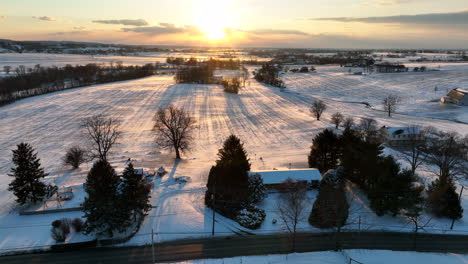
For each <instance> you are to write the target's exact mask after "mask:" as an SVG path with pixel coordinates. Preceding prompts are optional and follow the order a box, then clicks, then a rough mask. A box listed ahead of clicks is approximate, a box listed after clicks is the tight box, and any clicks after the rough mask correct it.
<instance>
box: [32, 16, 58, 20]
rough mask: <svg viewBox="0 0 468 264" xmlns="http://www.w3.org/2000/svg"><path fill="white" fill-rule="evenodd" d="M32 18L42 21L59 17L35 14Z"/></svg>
mask: <svg viewBox="0 0 468 264" xmlns="http://www.w3.org/2000/svg"><path fill="white" fill-rule="evenodd" d="M32 18H35V19H38V20H42V21H56V20H57V19H55V18H53V17H49V16H39V17H38V16H33V17H32Z"/></svg>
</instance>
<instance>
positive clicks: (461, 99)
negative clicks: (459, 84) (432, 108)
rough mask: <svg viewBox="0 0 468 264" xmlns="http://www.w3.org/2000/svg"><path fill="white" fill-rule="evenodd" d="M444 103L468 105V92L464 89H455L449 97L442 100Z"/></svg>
mask: <svg viewBox="0 0 468 264" xmlns="http://www.w3.org/2000/svg"><path fill="white" fill-rule="evenodd" d="M440 101H441V102H442V103H452V104H457V105H468V91H466V90H462V89H459V88H457V89H453V90H451V91H450V92H449V93H448V94H447V96H444V97H442V98H441V99H440Z"/></svg>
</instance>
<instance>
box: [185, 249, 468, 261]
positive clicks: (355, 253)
mask: <svg viewBox="0 0 468 264" xmlns="http://www.w3.org/2000/svg"><path fill="white" fill-rule="evenodd" d="M350 258H351V259H353V260H355V261H359V262H360V263H363V264H394V263H399V264H414V263H425V264H440V263H450V264H466V263H468V255H460V254H435V253H420V252H399V251H388V250H346V251H345V252H334V251H325V252H313V253H295V254H288V255H267V256H251V257H235V258H225V259H202V260H192V261H185V262H178V263H179V264H241V263H242V264H280V263H281V264H282V263H294V264H309V263H316V264H332V263H333V264H348V263H358V262H350Z"/></svg>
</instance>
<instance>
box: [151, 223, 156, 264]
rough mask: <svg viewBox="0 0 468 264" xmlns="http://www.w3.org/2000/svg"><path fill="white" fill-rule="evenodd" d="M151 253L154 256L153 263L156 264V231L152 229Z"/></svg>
mask: <svg viewBox="0 0 468 264" xmlns="http://www.w3.org/2000/svg"><path fill="white" fill-rule="evenodd" d="M151 253H152V255H153V263H156V259H155V256H154V229H153V228H151Z"/></svg>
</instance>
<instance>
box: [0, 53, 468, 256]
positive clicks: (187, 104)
mask: <svg viewBox="0 0 468 264" xmlns="http://www.w3.org/2000/svg"><path fill="white" fill-rule="evenodd" d="M60 56H62V55H60ZM70 56H74V55H70ZM457 65H458V64H457ZM459 67H462V68H461V69H460V68H457V70H450V69H447V70H444V69H441V71H439V72H427V73H403V74H388V75H385V74H372V75H365V76H354V75H348V74H347V70H346V69H343V68H340V67H338V66H323V67H317V71H318V72H317V73H307V74H293V73H288V74H284V75H283V78H284V79H285V82H286V85H287V87H288V88H286V89H285V90H284V91H280V89H278V88H274V87H269V86H265V85H263V84H260V83H258V82H256V81H255V80H250V85H249V86H248V87H247V88H245V89H244V90H242V91H241V94H240V95H233V94H228V93H224V92H223V90H222V88H221V87H219V86H215V85H195V84H175V83H174V81H173V79H172V77H170V76H153V77H148V78H144V79H140V80H134V81H125V82H117V83H112V84H103V85H96V86H91V87H83V88H77V89H71V90H66V91H61V92H56V93H52V94H47V95H42V96H36V97H32V98H27V99H23V100H20V101H18V102H15V103H13V104H9V105H6V106H3V107H0V127H1V128H2V133H1V134H0V201H1V203H2V205H3V206H2V207H1V208H0V238H1V241H0V251H8V250H11V249H14V248H24V247H31V246H40V245H48V244H53V241H52V239H51V238H50V233H49V228H50V223H51V222H52V221H53V220H55V219H58V218H62V217H77V216H79V215H80V213H79V212H70V213H58V214H48V215H40V216H19V215H18V212H19V209H20V208H18V207H17V206H16V204H15V202H14V198H13V196H12V194H11V193H10V192H8V191H7V190H6V189H7V187H8V183H9V182H10V181H11V178H10V177H8V176H7V174H8V173H9V169H10V167H11V165H12V164H11V150H12V149H14V148H15V146H16V144H18V143H20V142H22V141H24V142H28V143H31V144H32V145H33V146H34V147H35V148H36V150H37V151H38V157H39V158H41V161H42V165H43V166H44V168H45V170H46V172H48V173H49V174H50V175H49V176H48V177H47V178H46V181H48V182H53V183H55V184H57V185H59V186H60V187H68V186H72V187H75V188H78V189H79V186H81V184H82V183H83V182H84V180H85V177H86V173H87V171H88V170H89V169H90V166H91V164H85V165H83V166H82V168H81V169H79V170H71V169H70V168H69V167H66V166H63V165H62V162H61V158H62V157H63V155H64V153H65V150H66V148H67V147H69V146H72V145H75V144H80V145H83V144H85V142H84V141H83V137H82V131H80V128H79V125H80V121H81V119H82V118H84V117H88V116H91V115H96V114H105V115H109V116H112V117H115V118H117V119H118V120H120V121H121V124H122V125H121V127H122V130H123V138H122V140H121V142H120V144H119V145H117V146H116V147H115V149H114V151H113V155H112V157H111V162H112V165H113V166H115V167H116V169H117V171H119V172H120V171H121V170H122V169H123V168H124V167H125V162H126V161H127V159H128V158H131V159H133V160H134V163H135V165H136V167H142V168H145V169H146V170H149V171H151V170H154V169H157V168H158V167H160V166H164V167H165V168H166V170H168V172H169V174H168V175H166V176H165V177H164V178H162V179H158V180H156V181H155V183H154V189H153V193H152V200H151V201H152V204H153V206H155V208H154V209H153V210H152V211H151V212H150V215H149V216H148V217H147V218H146V219H145V221H144V223H143V226H142V228H141V229H140V231H139V233H138V234H137V235H136V236H135V237H134V238H133V239H131V240H130V241H129V242H128V243H126V244H127V245H135V244H144V243H148V242H149V241H150V239H151V237H150V233H151V231H152V230H154V231H155V232H156V233H157V236H156V240H157V241H167V240H172V239H179V238H186V237H200V236H210V235H211V224H212V222H211V211H210V210H209V209H207V208H206V207H205V206H204V204H203V195H204V191H205V185H206V179H207V175H208V171H209V169H210V166H211V165H213V164H214V161H215V160H216V153H217V150H218V149H219V148H220V147H221V145H222V142H223V141H224V139H225V138H226V137H227V136H228V135H229V134H231V133H233V134H236V135H238V136H239V137H240V138H241V139H242V140H243V141H244V143H245V147H246V149H247V151H248V153H249V156H250V159H251V163H252V169H253V170H262V169H273V168H277V169H286V168H288V167H289V164H291V167H292V168H305V167H307V154H308V152H309V147H310V144H311V140H312V137H313V136H314V135H315V134H317V133H318V132H320V131H321V130H322V129H324V128H326V127H330V124H329V122H328V120H329V118H330V115H331V114H333V113H334V112H336V111H341V112H343V113H344V114H345V115H352V116H354V117H355V118H359V117H364V116H367V117H373V118H376V119H377V120H378V122H379V124H380V125H390V126H402V125H408V124H420V125H432V126H435V127H437V128H439V129H443V130H453V131H458V132H460V133H464V134H465V133H467V131H468V129H467V128H468V125H467V124H466V123H463V122H468V120H467V108H466V107H456V106H446V105H441V104H439V103H437V102H430V100H432V99H434V98H436V97H440V96H442V95H443V94H445V89H449V88H453V87H456V86H462V85H464V84H465V85H468V68H464V69H463V67H465V66H462V65H461V64H460V65H459ZM435 85H438V87H440V89H439V91H438V93H439V94H434V91H433V89H434V86H435ZM389 92H397V93H399V94H400V96H402V97H404V101H403V104H402V105H401V108H400V109H399V110H398V112H399V113H398V114H396V115H395V116H394V117H392V118H387V117H386V114H385V113H383V112H382V111H379V110H378V109H379V107H380V106H379V102H380V100H381V98H382V97H383V95H384V94H386V93H389ZM315 98H320V99H323V100H325V101H326V103H327V105H328V109H327V112H326V113H325V114H324V118H323V121H315V120H314V118H313V117H312V116H311V115H310V113H309V109H308V108H309V105H310V103H311V101H312V100H313V99H315ZM362 101H367V102H369V103H370V104H372V105H373V106H374V108H375V109H369V108H365V106H364V105H362V104H359V103H356V102H362ZM170 104H175V105H177V106H180V107H183V108H185V109H186V110H187V111H189V112H190V113H191V114H192V115H193V116H194V117H195V119H196V120H197V129H196V130H195V134H194V136H195V141H194V145H193V148H192V151H191V152H189V153H186V154H185V155H184V157H183V160H182V161H180V162H178V163H175V162H174V154H172V153H168V152H166V151H163V150H161V149H159V148H158V147H157V146H156V145H155V144H154V136H153V132H152V126H153V116H154V114H155V112H156V111H157V109H158V108H160V107H166V106H168V105H170ZM446 119H450V120H446ZM452 120H458V121H459V122H454V121H452ZM260 157H261V158H262V159H260ZM179 176H189V177H190V178H191V181H190V182H189V183H187V184H185V185H180V184H178V183H176V182H175V180H174V178H175V177H179ZM353 193H354V191H353ZM274 195H275V194H272V195H271V196H270V197H269V199H267V200H266V201H265V202H264V204H263V205H262V206H263V208H264V209H265V210H266V211H267V219H266V221H265V223H264V224H263V225H262V227H261V228H260V229H259V230H257V231H256V232H258V233H271V232H280V231H282V228H281V226H280V225H279V224H276V225H273V224H272V219H273V218H276V217H275V215H274V209H275V204H274V200H275V199H274ZM315 195H316V193H315V192H314V191H312V192H310V198H311V205H312V202H313V199H315ZM78 196H80V195H78ZM354 197H355V198H356V199H354V200H353V201H355V204H356V206H357V207H360V206H361V205H362V206H361V207H364V209H362V210H360V211H359V215H362V217H363V223H364V220H365V221H367V222H368V223H370V224H369V225H370V226H372V227H374V228H379V229H381V228H384V227H385V226H387V228H390V229H392V230H410V229H411V226H408V225H407V224H406V226H405V223H404V222H402V220H401V219H394V218H391V217H383V218H379V217H377V216H375V215H373V214H372V213H371V211H370V209H368V208H366V202H365V199H364V198H362V195H359V193H355V196H354ZM76 199H78V198H76ZM78 203H79V201H78ZM74 204H76V201H75V203H74ZM463 206H464V208H465V211H468V194H467V192H465V194H464V196H463ZM307 213H308V212H307ZM465 215H466V214H465ZM354 216H356V215H354ZM448 223H449V221H448V220H441V221H435V227H434V230H435V228H440V229H446V228H447V225H448ZM301 228H303V229H307V230H316V229H314V228H312V227H310V226H309V225H308V224H307V223H306V221H304V223H302V224H301ZM239 229H242V228H241V227H240V226H239V225H238V224H236V223H235V222H233V221H231V220H228V219H225V218H223V217H221V216H217V222H216V234H217V235H228V234H233V231H236V230H237V231H238V230H239ZM466 231H468V217H466V216H465V218H463V219H462V220H461V221H459V222H457V224H456V225H455V230H454V232H466ZM18 233H21V234H20V235H18ZM85 239H87V238H86V237H84V236H80V237H77V238H73V241H80V240H85Z"/></svg>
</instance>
